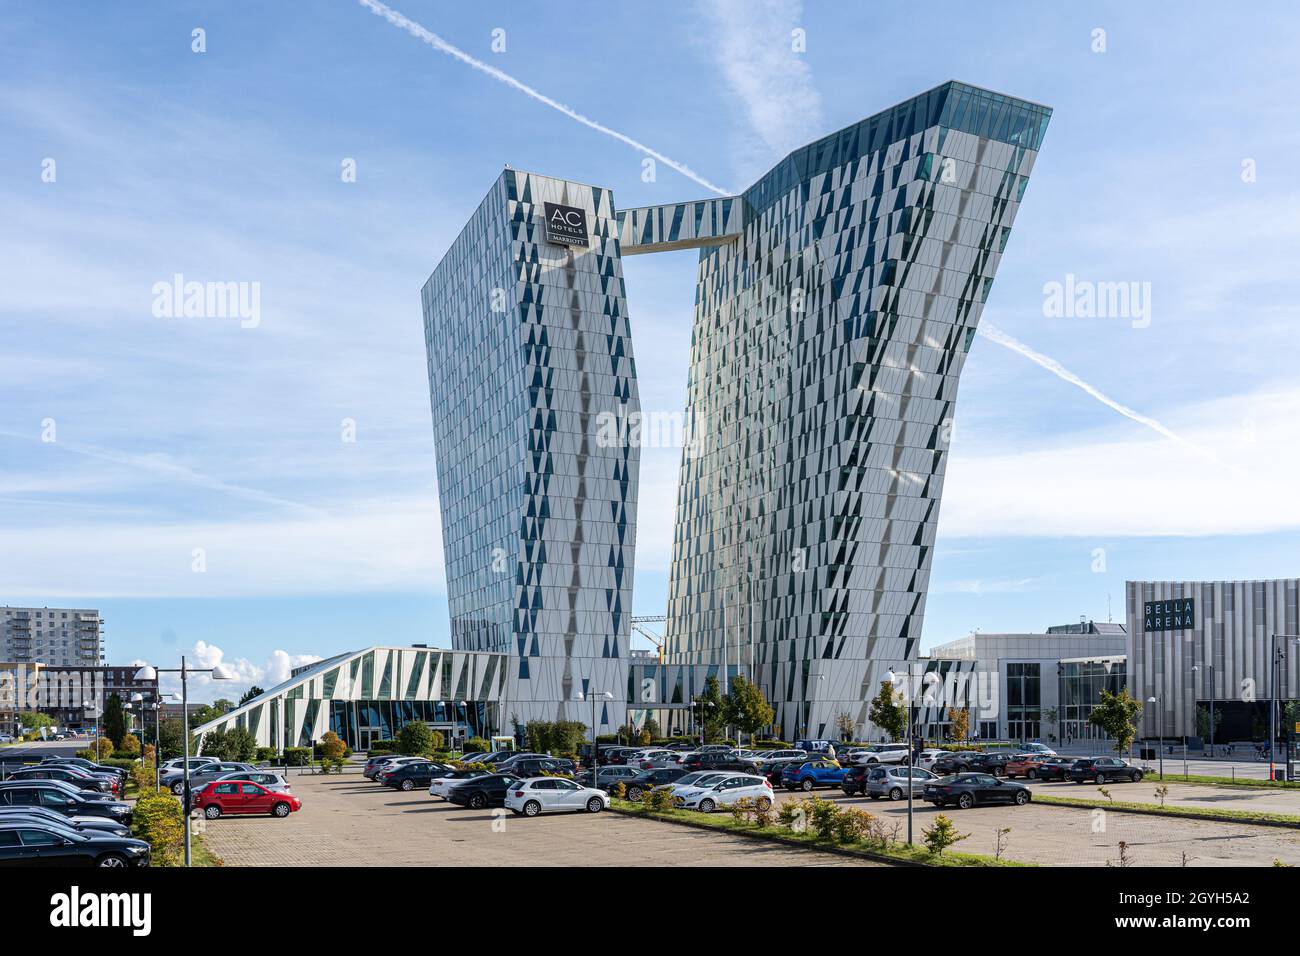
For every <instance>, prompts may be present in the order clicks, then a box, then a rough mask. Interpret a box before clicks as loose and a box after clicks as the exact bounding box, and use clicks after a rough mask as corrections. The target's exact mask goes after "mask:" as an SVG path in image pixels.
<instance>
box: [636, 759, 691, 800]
mask: <svg viewBox="0 0 1300 956" xmlns="http://www.w3.org/2000/svg"><path fill="white" fill-rule="evenodd" d="M689 772H690V771H688V770H687V769H686V768H685V767H655V768H654V769H653V770H643V771H641V772H640V773H639V774H637V775H636V776H635V777H633V778H632V779H631V780H624V781H622V784H623V787H624V788H625V790H624V792H625V793H627V798H628V799H629V800H640V799H641V795H642V794H643V793H645V792H646V791H647V790H649V789H651V788H653V787H658V786H661V785H662V784H665V783H676V782H677V781H678V780H680V779H681V778H682V777H684V776H686V774H687V773H689Z"/></svg>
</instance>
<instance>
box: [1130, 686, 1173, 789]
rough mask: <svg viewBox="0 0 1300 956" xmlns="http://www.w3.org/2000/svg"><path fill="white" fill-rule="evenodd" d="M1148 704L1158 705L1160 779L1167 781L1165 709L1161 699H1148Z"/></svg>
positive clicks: (1157, 745) (1157, 746) (1157, 743)
mask: <svg viewBox="0 0 1300 956" xmlns="http://www.w3.org/2000/svg"><path fill="white" fill-rule="evenodd" d="M1147 703H1148V704H1155V705H1156V711H1157V718H1158V720H1159V722H1160V723H1159V727H1160V739H1159V740H1158V741H1157V742H1156V749H1157V751H1158V752H1159V754H1160V779H1161V780H1163V779H1165V708H1164V707H1163V706H1162V704H1161V701H1160V698H1159V697H1148V698H1147ZM1130 756H1132V755H1131V754H1130Z"/></svg>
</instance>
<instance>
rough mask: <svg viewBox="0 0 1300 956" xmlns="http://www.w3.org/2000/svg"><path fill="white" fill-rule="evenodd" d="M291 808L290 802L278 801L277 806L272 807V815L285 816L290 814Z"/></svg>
mask: <svg viewBox="0 0 1300 956" xmlns="http://www.w3.org/2000/svg"><path fill="white" fill-rule="evenodd" d="M289 810H290V807H289V804H287V803H277V804H276V805H275V806H273V807H272V808H271V816H273V817H281V818H284V817H287V816H288V815H289Z"/></svg>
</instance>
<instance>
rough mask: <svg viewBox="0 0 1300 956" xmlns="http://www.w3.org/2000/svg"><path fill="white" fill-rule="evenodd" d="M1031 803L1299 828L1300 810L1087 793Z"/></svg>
mask: <svg viewBox="0 0 1300 956" xmlns="http://www.w3.org/2000/svg"><path fill="white" fill-rule="evenodd" d="M1032 804H1042V805H1046V806H1054V807H1074V808H1077V809H1083V810H1096V809H1102V810H1115V811H1118V812H1120V813H1145V814H1147V815H1148V816H1153V817H1181V818H1183V819H1185V820H1215V821H1218V822H1220V823H1254V824H1258V825H1260V826H1271V827H1294V828H1300V814H1294V813H1266V812H1263V811H1257V810H1201V809H1196V808H1192V807H1168V806H1166V807H1162V806H1159V805H1158V804H1154V803H1131V802H1128V801H1124V800H1116V801H1113V802H1112V801H1109V800H1105V799H1093V798H1090V797H1048V796H1039V795H1038V794H1035V795H1034V799H1033V801H1032V802H1031V805H1032Z"/></svg>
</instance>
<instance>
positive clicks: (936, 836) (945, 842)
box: [922, 813, 970, 856]
mask: <svg viewBox="0 0 1300 956" xmlns="http://www.w3.org/2000/svg"><path fill="white" fill-rule="evenodd" d="M922 832H923V833H924V834H925V846H926V849H928V850H929V851H930V852H931V853H933V854H934V855H935V856H942V855H943V851H944V850H946V849H948V847H950V846H952V845H953V844H954V843H957V842H960V841H961V840H964V839H966V838H967V837H968V836H970V834H969V833H958V832H957V828H956V827H955V826H953V822H952V820H950V819H948V817H947V816H945V815H944V814H942V813H941V814H939V815H938V816H936V817H935V818H934V826H932V827H930V828H929V829H927V830H924V831H922Z"/></svg>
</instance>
